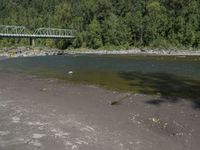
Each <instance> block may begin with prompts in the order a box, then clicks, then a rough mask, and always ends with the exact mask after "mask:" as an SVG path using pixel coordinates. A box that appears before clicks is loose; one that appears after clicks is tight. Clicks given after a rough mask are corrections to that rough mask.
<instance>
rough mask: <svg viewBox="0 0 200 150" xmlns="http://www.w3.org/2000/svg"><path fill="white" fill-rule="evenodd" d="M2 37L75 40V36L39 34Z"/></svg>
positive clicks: (6, 35)
mask: <svg viewBox="0 0 200 150" xmlns="http://www.w3.org/2000/svg"><path fill="white" fill-rule="evenodd" d="M0 37H4V38H55V39H56V38H63V39H64V38H74V36H73V35H37V34H2V33H0Z"/></svg>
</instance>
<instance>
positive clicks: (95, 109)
mask: <svg viewBox="0 0 200 150" xmlns="http://www.w3.org/2000/svg"><path fill="white" fill-rule="evenodd" d="M0 116H1V117H0V120H1V123H0V149H3V150H7V149H17V150H27V149H43V150H54V149H57V150H63V149H75V150H79V149H80V150H87V149H95V150H108V149H109V150H135V149H137V150H160V149H162V150H172V149H174V150H196V149H198V147H199V142H200V141H199V139H200V132H199V131H200V130H199V124H200V117H199V116H200V111H199V108H198V107H197V106H196V105H194V103H192V102H190V101H185V100H180V101H174V100H173V99H165V98H161V97H158V96H147V95H141V94H131V93H122V92H115V91H110V90H105V89H102V88H99V87H96V86H90V85H77V84H76V85H75V84H69V83H63V82H61V81H59V80H55V79H42V78H39V77H37V76H30V75H22V74H13V73H9V72H2V71H1V72H0Z"/></svg>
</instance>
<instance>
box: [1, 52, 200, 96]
mask: <svg viewBox="0 0 200 150" xmlns="http://www.w3.org/2000/svg"><path fill="white" fill-rule="evenodd" d="M0 71H11V72H22V73H28V74H34V75H39V76H42V77H51V78H58V79H62V80H65V81H70V82H76V83H86V84H94V85H99V86H103V87H106V88H109V89H114V90H123V91H131V92H139V93H145V94H158V93H159V94H160V95H162V96H170V97H180V98H190V99H199V98H200V57H194V56H190V57H177V56H171V57H166V56H131V55H124V56H120V55H103V56H98V55H69V56H45V57H32V58H16V59H7V60H2V61H0ZM69 71H73V74H68V72H69Z"/></svg>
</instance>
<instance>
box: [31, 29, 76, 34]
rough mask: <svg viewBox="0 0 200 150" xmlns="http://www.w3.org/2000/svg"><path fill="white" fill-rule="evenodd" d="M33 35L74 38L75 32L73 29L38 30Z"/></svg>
mask: <svg viewBox="0 0 200 150" xmlns="http://www.w3.org/2000/svg"><path fill="white" fill-rule="evenodd" d="M33 34H34V35H43V36H45V35H46V36H73V35H74V31H73V30H71V29H57V28H38V29H36V31H35V32H34V33H33Z"/></svg>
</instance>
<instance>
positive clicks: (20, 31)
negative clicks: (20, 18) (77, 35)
mask: <svg viewBox="0 0 200 150" xmlns="http://www.w3.org/2000/svg"><path fill="white" fill-rule="evenodd" d="M0 37H24V38H25V37H27V38H28V37H30V38H73V37H74V30H71V29H57V28H38V29H36V30H35V32H33V33H31V32H29V31H28V30H27V29H26V27H24V26H10V25H0Z"/></svg>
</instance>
